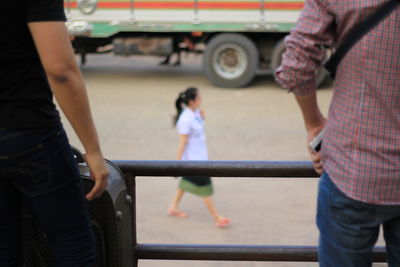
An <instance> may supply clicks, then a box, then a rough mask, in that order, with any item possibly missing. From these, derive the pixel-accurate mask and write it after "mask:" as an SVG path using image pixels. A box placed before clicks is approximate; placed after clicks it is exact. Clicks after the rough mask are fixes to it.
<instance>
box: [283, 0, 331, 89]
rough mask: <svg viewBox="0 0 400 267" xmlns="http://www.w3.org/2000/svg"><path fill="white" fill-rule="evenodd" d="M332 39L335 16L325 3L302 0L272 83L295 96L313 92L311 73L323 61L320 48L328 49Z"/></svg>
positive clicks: (312, 76) (313, 73)
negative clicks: (274, 80) (302, 5)
mask: <svg viewBox="0 0 400 267" xmlns="http://www.w3.org/2000/svg"><path fill="white" fill-rule="evenodd" d="M334 36H335V16H334V14H333V13H332V12H330V10H329V1H328V0H306V2H305V5H304V9H303V11H302V12H301V14H300V17H299V20H298V21H297V24H296V27H295V28H294V29H293V30H292V31H291V33H290V35H289V36H287V37H286V39H285V44H286V51H285V53H284V54H283V58H282V65H281V66H280V67H279V68H278V70H277V71H276V75H275V77H276V80H277V82H278V83H279V84H281V85H282V86H283V87H284V88H286V89H289V91H290V92H293V93H294V94H296V95H307V94H310V93H312V92H313V91H315V90H316V79H315V70H316V69H317V68H318V67H320V66H321V62H322V60H323V59H324V56H325V52H324V47H331V46H332V45H333V40H334Z"/></svg>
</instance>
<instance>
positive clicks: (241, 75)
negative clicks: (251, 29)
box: [203, 33, 259, 88]
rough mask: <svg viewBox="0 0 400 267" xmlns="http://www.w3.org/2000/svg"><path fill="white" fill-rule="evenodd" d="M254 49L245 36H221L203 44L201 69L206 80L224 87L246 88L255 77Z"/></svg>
mask: <svg viewBox="0 0 400 267" xmlns="http://www.w3.org/2000/svg"><path fill="white" fill-rule="evenodd" d="M258 63H259V54H258V49H257V47H256V46H255V44H254V43H253V42H252V41H251V40H250V39H249V38H247V37H246V36H244V35H241V34H237V33H222V34H219V35H217V36H215V37H214V38H212V39H211V41H210V42H209V43H208V44H207V47H206V51H205V53H204V57H203V69H204V72H205V74H206V76H207V78H208V79H209V80H211V82H213V83H214V84H215V85H217V86H219V87H224V88H238V87H244V86H246V85H248V84H249V83H250V82H251V81H252V80H253V79H254V76H255V74H256V70H257V68H258Z"/></svg>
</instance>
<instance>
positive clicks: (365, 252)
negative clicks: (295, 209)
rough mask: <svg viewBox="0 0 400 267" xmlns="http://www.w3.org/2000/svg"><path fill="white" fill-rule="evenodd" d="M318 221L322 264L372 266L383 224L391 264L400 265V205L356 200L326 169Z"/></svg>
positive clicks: (323, 176) (319, 201)
mask: <svg viewBox="0 0 400 267" xmlns="http://www.w3.org/2000/svg"><path fill="white" fill-rule="evenodd" d="M399 194H400V192H399ZM317 225H318V228H319V230H320V243H319V251H318V257H319V263H320V266H321V267H339V266H340V267H364V266H371V265H372V249H373V247H374V245H375V243H376V241H377V239H378V235H379V228H380V226H381V225H382V226H383V231H384V238H385V242H386V251H387V254H388V264H389V266H393V267H395V266H396V267H398V266H400V206H385V205H373V204H367V203H363V202H360V201H356V200H353V199H351V198H349V197H347V196H346V195H345V194H343V193H342V192H341V191H340V190H339V189H338V188H337V187H336V186H335V184H334V183H333V182H332V181H331V179H330V178H329V175H328V174H326V173H325V174H323V175H322V177H321V179H320V181H319V192H318V208H317Z"/></svg>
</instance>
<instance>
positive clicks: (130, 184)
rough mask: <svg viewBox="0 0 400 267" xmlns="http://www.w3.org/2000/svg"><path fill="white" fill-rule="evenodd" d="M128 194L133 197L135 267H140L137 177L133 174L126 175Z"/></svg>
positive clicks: (132, 229) (132, 220) (132, 217)
mask: <svg viewBox="0 0 400 267" xmlns="http://www.w3.org/2000/svg"><path fill="white" fill-rule="evenodd" d="M125 181H126V187H127V192H128V194H129V195H130V196H131V198H132V201H131V207H130V208H131V223H132V226H131V231H132V246H133V266H132V267H138V261H139V260H138V257H137V256H136V252H135V250H136V246H137V232H136V231H137V230H136V229H137V228H136V177H135V176H134V175H132V174H125Z"/></svg>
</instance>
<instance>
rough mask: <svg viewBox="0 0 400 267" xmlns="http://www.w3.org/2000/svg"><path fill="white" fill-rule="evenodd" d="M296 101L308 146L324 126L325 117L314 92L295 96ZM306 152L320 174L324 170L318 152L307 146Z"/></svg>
mask: <svg viewBox="0 0 400 267" xmlns="http://www.w3.org/2000/svg"><path fill="white" fill-rule="evenodd" d="M296 101H297V103H298V104H299V107H300V109H301V112H302V114H303V119H304V124H305V128H306V131H307V147H308V144H309V143H310V142H311V140H312V139H313V138H314V137H315V136H317V135H318V134H319V132H320V131H321V130H322V129H323V128H324V127H325V118H324V116H323V115H322V113H321V111H320V109H319V107H318V104H317V96H316V93H315V92H314V93H312V94H310V95H306V96H296ZM308 152H309V153H310V156H311V159H312V161H313V163H314V169H315V171H316V172H317V173H319V174H322V172H323V171H324V170H323V166H322V164H321V158H320V155H319V153H316V152H314V151H312V150H311V149H310V148H309V147H308Z"/></svg>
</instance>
